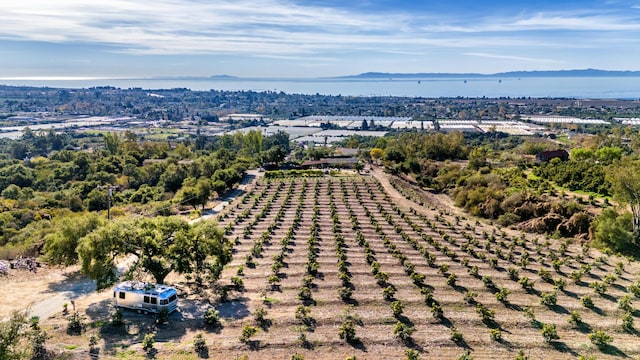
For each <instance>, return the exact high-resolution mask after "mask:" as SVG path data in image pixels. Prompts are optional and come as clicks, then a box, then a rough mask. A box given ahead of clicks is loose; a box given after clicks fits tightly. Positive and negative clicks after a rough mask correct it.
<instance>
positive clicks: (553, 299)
mask: <svg viewBox="0 0 640 360" xmlns="http://www.w3.org/2000/svg"><path fill="white" fill-rule="evenodd" d="M557 302H558V293H557V292H555V291H552V292H548V293H542V295H541V297H540V303H541V304H542V305H547V306H554V305H556V303H557Z"/></svg>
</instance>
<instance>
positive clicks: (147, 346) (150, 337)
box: [142, 334, 156, 353]
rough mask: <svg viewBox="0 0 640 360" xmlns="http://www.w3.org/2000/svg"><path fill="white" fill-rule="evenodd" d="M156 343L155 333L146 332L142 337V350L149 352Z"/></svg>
mask: <svg viewBox="0 0 640 360" xmlns="http://www.w3.org/2000/svg"><path fill="white" fill-rule="evenodd" d="M155 343H156V334H147V335H145V336H144V338H143V339H142V350H144V351H146V352H147V353H150V352H152V351H153V349H154V345H155Z"/></svg>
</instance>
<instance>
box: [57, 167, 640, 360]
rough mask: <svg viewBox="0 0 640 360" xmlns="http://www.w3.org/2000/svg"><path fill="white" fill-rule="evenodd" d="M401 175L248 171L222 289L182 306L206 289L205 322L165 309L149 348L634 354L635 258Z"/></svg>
mask: <svg viewBox="0 0 640 360" xmlns="http://www.w3.org/2000/svg"><path fill="white" fill-rule="evenodd" d="M403 184H404V183H394V185H395V187H396V188H394V187H392V186H391V185H390V184H389V182H388V180H387V178H386V177H381V178H380V179H378V178H377V177H374V176H368V175H367V176H357V175H352V176H342V177H339V176H335V177H334V176H326V177H317V178H288V179H260V180H259V181H258V182H257V183H256V184H255V186H254V187H253V188H252V190H250V192H248V193H247V194H245V195H244V196H243V197H241V198H239V199H237V200H236V201H235V202H234V203H232V204H231V206H229V207H227V209H225V210H224V212H223V213H221V214H219V215H218V222H219V225H220V227H221V228H223V229H224V231H225V233H226V236H227V237H228V238H229V239H231V240H232V241H233V242H234V243H235V245H234V250H233V252H234V254H233V260H232V261H231V262H230V263H229V264H228V265H227V266H226V267H225V269H224V271H223V273H222V277H221V279H220V280H219V282H218V284H219V285H220V287H221V288H223V289H224V291H223V292H222V296H221V298H219V297H218V295H214V293H213V292H212V291H209V290H207V291H202V293H201V294H199V295H197V296H190V298H189V299H183V300H182V304H185V305H184V308H185V311H186V308H187V307H188V305H189V304H193V303H195V302H198V301H201V300H202V299H213V298H214V297H215V300H214V301H212V303H213V305H212V306H214V307H215V309H216V310H217V311H218V313H217V314H218V317H219V319H218V321H217V322H216V321H215V320H216V316H215V314H214V312H213V311H211V312H210V314H209V315H213V316H211V317H210V319H209V320H210V321H209V323H210V324H212V325H213V326H205V324H204V321H203V317H205V316H204V315H203V314H202V313H198V314H199V315H198V316H192V317H189V316H185V314H182V315H181V316H182V319H181V320H182V321H180V320H177V321H176V320H175V319H174V318H175V316H173V315H172V317H171V319H170V320H169V321H170V323H169V324H168V325H160V326H158V327H157V329H156V330H153V331H155V335H156V344H155V349H156V350H154V351H156V353H155V354H154V356H155V357H156V358H180V359H183V358H194V359H195V358H197V356H196V350H194V346H193V340H194V338H195V336H196V335H197V334H201V336H202V338H199V339H200V340H201V341H202V340H203V341H204V344H206V345H204V346H202V347H201V348H200V350H201V354H202V352H206V353H207V354H208V356H209V357H210V358H216V359H217V358H220V359H234V358H243V357H246V358H249V359H260V358H264V359H289V358H292V356H294V355H299V356H300V357H299V358H304V359H327V358H332V359H344V358H347V357H349V356H355V357H356V358H358V359H398V358H422V359H427V358H429V359H436V358H437V359H458V358H475V359H487V358H492V359H514V358H520V359H525V358H529V359H541V358H553V359H563V358H565V359H570V358H576V357H578V356H585V357H586V358H588V357H589V356H594V357H595V358H598V359H606V358H614V357H621V356H622V357H625V356H626V357H636V356H639V355H640V345H638V342H637V336H638V333H637V332H636V330H635V329H634V326H633V324H634V322H637V320H638V316H640V312H639V311H637V310H636V309H635V307H634V302H635V301H636V300H637V298H636V295H637V296H640V283H639V282H638V271H639V270H640V267H639V266H638V264H637V263H636V262H633V261H629V260H628V259H627V258H624V257H618V256H614V255H603V254H602V253H600V252H598V251H596V250H594V249H590V248H588V247H583V246H582V244H579V243H577V242H574V241H572V240H557V239H551V238H546V237H544V236H533V235H525V234H522V233H519V232H515V231H512V230H509V229H501V228H498V227H495V226H493V225H491V224H489V223H486V222H480V221H477V220H476V219H475V218H471V217H466V216H464V215H462V214H460V213H459V212H456V211H455V210H454V209H449V208H443V207H442V204H438V206H439V207H440V208H438V207H436V205H434V204H430V203H428V197H424V196H423V197H421V196H419V193H420V191H421V190H419V189H416V188H411V189H409V188H403V186H408V185H406V184H404V185H403ZM401 193H402V194H405V196H407V197H408V198H405V197H404V196H403V195H401ZM411 199H420V201H419V202H421V203H422V205H420V204H418V203H416V202H413V201H412V200H411ZM425 199H427V200H425ZM198 296H199V297H200V298H198ZM105 306H106V303H105V301H102V302H101V303H100V305H99V306H96V305H93V306H90V307H89V308H90V309H93V310H94V311H95V309H96V308H100V307H102V308H104V307H105ZM181 306H183V305H181ZM181 311H182V310H181ZM133 316H134V317H135V315H133ZM211 318H213V320H211ZM136 319H137V318H132V319H127V320H126V321H128V322H130V323H135V322H136V321H137V320H136ZM92 320H93V321H94V324H95V323H96V320H100V321H102V322H103V323H106V322H108V320H109V316H108V314H105V313H104V312H102V313H101V315H99V316H98V315H96V314H93V316H92ZM140 321H146V320H140ZM172 322H176V323H175V324H173V323H172ZM104 326H105V327H106V326H109V325H108V324H105V325H104ZM178 328H179V329H180V330H176V329H178ZM140 334H142V332H136V333H135V334H134V335H136V336H137V337H136V336H134V338H136V339H138V340H137V341H138V342H139V341H141V339H142V338H141V335H140ZM101 338H102V339H103V340H101V341H104V345H102V346H103V349H104V350H103V351H102V353H101V358H109V357H110V356H115V357H118V358H138V357H137V356H138V355H140V356H141V354H143V351H142V350H139V351H137V352H136V351H134V350H135V349H136V347H135V346H132V347H129V348H128V350H127V352H123V351H120V350H118V347H117V346H116V345H114V344H113V343H112V344H110V345H108V344H107V343H108V342H110V341H115V340H117V341H119V342H120V343H121V344H122V343H124V341H125V337H123V336H121V335H118V336H114V335H113V334H111V333H110V332H109V331H103V334H102V335H101ZM114 339H115V340H114ZM64 341H73V340H70V339H69V338H67V339H64ZM85 342H86V341H85ZM128 344H129V345H130V344H131V343H128ZM129 345H127V346H129ZM137 346H139V344H138V345H137ZM205 347H206V350H204V348H205ZM124 348H126V346H122V349H124ZM131 349H134V350H131ZM127 354H129V355H127ZM465 356H467V357H465ZM140 358H142V357H140Z"/></svg>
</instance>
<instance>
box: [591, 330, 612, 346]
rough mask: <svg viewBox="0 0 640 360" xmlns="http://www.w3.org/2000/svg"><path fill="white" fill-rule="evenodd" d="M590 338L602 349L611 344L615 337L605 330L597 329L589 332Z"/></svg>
mask: <svg viewBox="0 0 640 360" xmlns="http://www.w3.org/2000/svg"><path fill="white" fill-rule="evenodd" d="M589 340H590V341H591V343H593V345H595V346H597V347H598V349H601V350H602V349H604V348H606V347H607V346H609V344H611V342H612V341H613V338H612V337H611V336H610V335H608V334H607V333H606V332H604V331H603V330H595V331H593V332H592V333H591V334H589Z"/></svg>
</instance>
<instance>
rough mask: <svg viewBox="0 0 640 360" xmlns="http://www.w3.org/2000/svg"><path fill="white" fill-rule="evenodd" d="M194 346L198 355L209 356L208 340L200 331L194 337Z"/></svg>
mask: <svg viewBox="0 0 640 360" xmlns="http://www.w3.org/2000/svg"><path fill="white" fill-rule="evenodd" d="M193 347H194V349H195V351H196V354H198V356H200V357H205V358H206V357H207V354H208V352H209V348H208V347H207V342H206V341H205V340H204V337H203V336H202V334H200V333H199V334H197V335H196V336H195V337H194V338H193Z"/></svg>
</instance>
